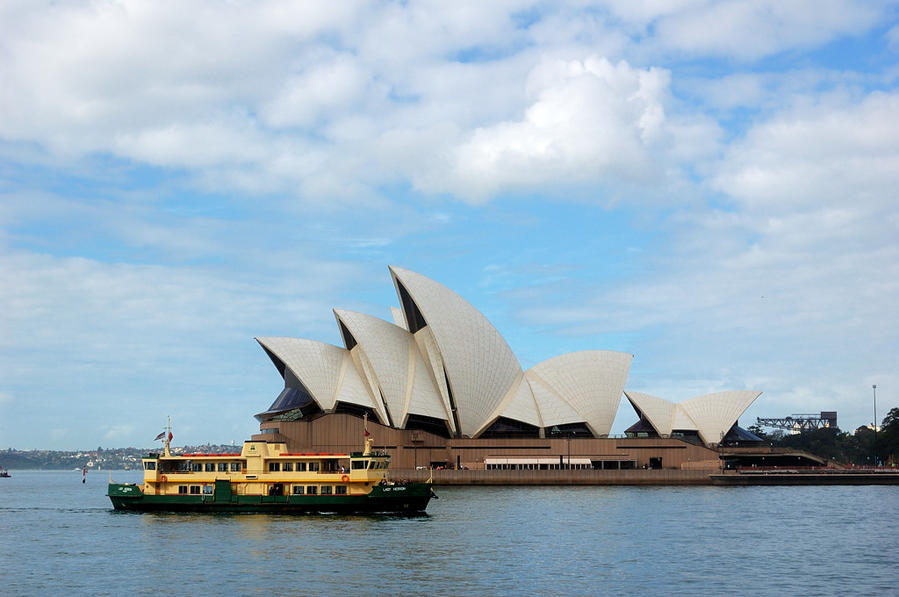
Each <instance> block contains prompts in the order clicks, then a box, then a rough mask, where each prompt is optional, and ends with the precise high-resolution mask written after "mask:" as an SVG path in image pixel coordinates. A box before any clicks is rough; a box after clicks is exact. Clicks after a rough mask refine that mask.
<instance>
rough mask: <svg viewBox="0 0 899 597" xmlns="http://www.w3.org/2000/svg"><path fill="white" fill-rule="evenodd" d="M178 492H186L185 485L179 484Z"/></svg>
mask: <svg viewBox="0 0 899 597" xmlns="http://www.w3.org/2000/svg"><path fill="white" fill-rule="evenodd" d="M178 493H187V485H179V486H178Z"/></svg>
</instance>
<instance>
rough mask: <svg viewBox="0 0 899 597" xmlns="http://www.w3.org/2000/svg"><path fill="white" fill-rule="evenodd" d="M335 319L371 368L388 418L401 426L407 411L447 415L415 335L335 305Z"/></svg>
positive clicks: (439, 415)
mask: <svg viewBox="0 0 899 597" xmlns="http://www.w3.org/2000/svg"><path fill="white" fill-rule="evenodd" d="M334 315H335V316H336V317H337V320H338V321H339V322H340V323H342V324H343V325H344V326H346V328H347V330H348V331H349V332H350V334H352V336H353V339H354V340H355V341H356V342H357V346H356V347H354V349H353V350H361V351H362V352H363V353H364V354H365V357H366V358H367V360H368V363H369V364H370V365H371V367H372V369H373V372H372V374H373V376H374V378H375V379H376V383H377V387H373V388H372V389H371V390H372V393H373V394H375V395H377V392H378V389H379V388H380V391H381V394H382V395H383V396H384V400H385V401H386V403H387V408H388V410H389V411H390V418H391V420H392V421H393V422H394V424H395V425H397V426H402V424H403V422H404V421H405V419H406V417H407V416H408V414H410V413H412V414H417V415H425V416H428V417H434V418H438V419H444V420H446V418H447V412H446V410H445V409H444V408H443V405H442V401H441V399H440V394H439V392H438V390H437V388H436V387H435V386H434V384H433V382H432V381H431V378H430V377H429V375H428V369H427V368H426V365H425V363H424V359H423V358H422V356H421V353H419V351H418V347H417V345H416V344H415V339H414V338H413V337H412V334H410V333H409V332H408V331H406V330H404V329H402V328H400V327H397V326H395V325H393V324H392V323H389V322H387V321H384V320H382V319H378V318H377V317H372V316H371V315H366V314H365V313H357V312H354V311H345V310H342V309H335V310H334Z"/></svg>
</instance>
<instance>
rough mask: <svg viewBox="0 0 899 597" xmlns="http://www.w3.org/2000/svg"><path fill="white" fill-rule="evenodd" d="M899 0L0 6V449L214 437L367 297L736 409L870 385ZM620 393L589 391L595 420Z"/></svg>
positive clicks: (886, 338)
mask: <svg viewBox="0 0 899 597" xmlns="http://www.w3.org/2000/svg"><path fill="white" fill-rule="evenodd" d="M897 16H899V4H897V3H896V2H878V1H876V0H870V1H857V2H856V1H850V0H809V1H805V0H794V1H790V2H783V1H782V0H747V1H742V0H733V1H727V2H717V1H712V0H664V1H663V0H642V1H640V0H604V1H597V2H590V1H587V0H583V1H574V0H572V1H570V2H562V1H559V2H556V1H553V2H542V1H524V0H522V1H517V0H508V1H504V0H496V1H492V2H480V1H475V2H466V1H458V2H440V1H434V2H414V1H408V2H389V1H384V2H354V1H347V2H342V1H337V2H240V1H235V2H228V3H222V2H212V1H209V2H205V1H202V0H200V1H197V2H190V3H182V2H165V1H162V2H160V1H146V2H144V1H129V2H113V1H94V2H77V1H76V2H65V3H57V2H42V1H39V0H22V1H17V0H8V1H5V2H2V3H0V89H2V91H0V448H6V447H11V448H17V449H39V448H40V449H86V448H94V447H96V446H103V447H107V448H108V447H126V446H135V447H143V446H150V445H152V443H153V442H152V440H153V438H154V437H155V436H156V435H157V433H159V432H160V431H161V429H162V427H163V426H164V425H165V423H166V417H168V416H171V417H172V425H173V433H174V436H175V439H174V442H175V444H191V445H197V444H203V443H231V442H238V443H240V442H241V441H243V440H244V439H248V438H249V436H250V435H251V434H253V433H254V432H257V431H258V423H257V422H256V421H255V419H253V415H254V414H255V413H258V412H262V411H263V410H265V409H266V408H267V407H268V406H269V404H271V402H272V401H273V400H274V399H275V397H276V396H277V395H278V393H279V392H280V390H281V389H282V387H283V381H282V379H281V377H280V375H279V374H278V372H277V370H276V369H275V368H274V367H273V366H272V363H271V362H270V360H269V359H268V357H267V356H266V355H265V353H264V352H263V350H262V349H261V348H260V347H259V346H258V345H257V344H256V342H255V341H254V338H255V337H264V336H292V337H301V338H311V339H315V340H319V341H322V342H328V343H332V344H336V345H342V342H341V339H340V336H339V332H338V329H337V326H336V323H335V320H334V316H333V313H332V311H331V310H332V309H333V308H344V309H350V310H356V311H362V312H365V313H368V314H371V315H375V316H378V317H381V318H384V319H387V320H390V311H389V308H390V306H391V305H397V299H396V295H395V290H394V288H393V284H392V282H391V278H390V273H389V271H388V266H389V265H397V266H400V267H403V268H407V269H411V270H413V271H416V272H419V273H421V274H423V275H425V276H428V277H430V278H432V279H434V280H436V281H438V282H440V283H442V284H444V285H446V286H448V287H449V288H450V289H452V290H453V291H455V292H457V293H458V294H460V295H461V296H462V297H464V298H465V299H466V300H468V301H469V302H471V303H472V304H473V305H474V306H475V307H476V308H477V309H479V310H480V311H481V312H482V313H483V314H484V315H485V316H486V317H487V318H488V319H489V320H490V321H491V322H492V323H493V324H494V325H495V326H496V328H497V329H498V331H499V332H500V333H501V334H502V335H503V337H504V338H505V339H506V340H507V342H508V343H509V345H510V347H511V348H512V350H513V352H514V353H515V354H516V355H517V356H518V358H519V360H520V362H521V364H522V367H524V368H528V367H530V366H532V365H534V364H536V363H538V362H540V361H543V360H545V359H548V358H551V357H553V356H557V355H560V354H563V353H566V352H572V351H577V350H593V349H596V350H618V351H624V352H628V353H631V354H633V355H634V360H633V363H632V366H631V370H630V375H629V377H628V381H627V386H626V387H627V389H632V390H634V391H639V392H645V393H649V394H652V395H655V396H659V397H662V398H665V399H668V400H671V401H674V402H679V401H682V400H686V399H688V398H691V397H694V396H698V395H702V394H706V393H711V392H717V391H722V390H744V389H747V390H757V391H761V392H763V393H762V395H761V396H760V397H759V398H758V400H756V402H755V403H754V404H753V405H752V406H751V407H750V408H749V409H748V410H747V411H746V413H744V415H743V416H742V417H741V419H740V424H741V425H742V426H744V427H748V426H749V425H751V424H753V423H754V422H755V420H756V417H783V416H786V415H791V414H794V413H818V412H820V411H822V410H836V411H838V416H839V425H840V427H841V428H842V429H844V430H854V429H855V428H856V427H858V426H860V425H865V424H870V423H871V421H872V420H873V418H874V413H873V408H874V405H873V402H874V395H873V389H872V385H874V384H876V385H877V395H876V401H877V409H878V412H877V416H878V419H882V418H883V416H884V415H885V414H886V412H887V410H888V409H889V408H891V407H895V406H899V395H897V387H899V372H897V364H899V359H897V356H899V316H897V314H899V308H897V304H899V60H897V58H899V18H897ZM635 420H636V415H635V413H634V410H633V408H632V407H631V406H630V405H629V403H628V402H627V400H626V399H622V403H621V408H620V409H619V412H618V416H617V417H616V419H615V424H614V426H613V429H612V430H613V432H615V433H620V432H622V431H623V430H624V429H625V428H626V427H628V426H629V425H630V424H632V423H633V422H634V421H635Z"/></svg>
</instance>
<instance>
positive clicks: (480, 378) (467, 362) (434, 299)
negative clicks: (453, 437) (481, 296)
mask: <svg viewBox="0 0 899 597" xmlns="http://www.w3.org/2000/svg"><path fill="white" fill-rule="evenodd" d="M390 271H391V274H392V276H393V279H394V283H395V284H396V285H397V294H398V295H400V285H402V287H403V288H405V289H406V291H407V292H408V294H409V296H410V297H411V299H412V301H413V302H414V303H415V306H416V308H417V309H418V310H419V312H420V313H421V314H422V316H423V317H424V319H425V321H426V323H427V326H428V327H429V328H431V331H432V333H433V335H434V339H435V341H436V343H437V347H438V349H439V351H440V354H441V355H442V357H443V364H444V367H445V369H446V372H447V377H448V378H449V383H450V389H451V392H452V396H453V400H454V401H455V404H456V409H457V411H456V412H457V416H458V419H459V426H460V431H461V433H462V435H463V436H468V437H473V436H474V435H475V434H476V433H477V432H478V431H479V430H480V428H481V427H482V426H483V425H484V424H485V423H486V422H487V421H488V419H489V418H490V416H491V415H492V414H493V413H494V411H495V410H496V408H497V406H498V405H499V403H500V402H501V401H502V399H503V397H505V395H506V393H507V392H508V391H509V389H510V388H511V387H512V384H514V383H515V381H516V380H517V379H518V376H519V375H520V374H521V373H522V370H521V365H520V364H519V363H518V359H517V358H516V357H515V355H514V354H513V353H512V349H511V348H509V345H508V344H506V341H505V340H504V339H503V337H502V336H501V335H500V334H499V332H498V331H497V330H496V328H494V327H493V325H492V324H491V323H490V322H489V321H488V320H487V318H486V317H484V316H483V315H482V314H481V313H480V311H478V310H477V309H475V308H474V307H473V306H472V305H471V304H470V303H469V302H468V301H466V300H465V299H463V298H462V297H461V296H459V295H458V294H456V293H455V292H453V291H452V290H450V289H449V288H447V287H446V286H443V285H442V284H439V283H438V282H435V281H434V280H431V279H430V278H427V277H425V276H422V275H421V274H417V273H415V272H412V271H409V270H406V269H402V268H399V267H394V266H391V267H390ZM400 301H401V303H402V296H401V295H400ZM407 320H408V317H407Z"/></svg>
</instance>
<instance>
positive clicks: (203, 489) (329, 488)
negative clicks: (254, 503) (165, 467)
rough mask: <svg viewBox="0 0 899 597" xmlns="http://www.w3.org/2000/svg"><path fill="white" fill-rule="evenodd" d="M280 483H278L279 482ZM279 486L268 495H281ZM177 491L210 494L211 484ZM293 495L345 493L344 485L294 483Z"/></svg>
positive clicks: (182, 488)
mask: <svg viewBox="0 0 899 597" xmlns="http://www.w3.org/2000/svg"><path fill="white" fill-rule="evenodd" d="M279 485H280V484H279ZM282 492H283V489H281V487H275V486H273V487H271V488H270V489H269V495H281V494H282ZM178 493H179V494H181V495H212V485H179V486H178ZM292 493H293V494H294V495H319V494H321V495H346V493H347V486H346V485H294V486H293V487H292Z"/></svg>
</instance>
